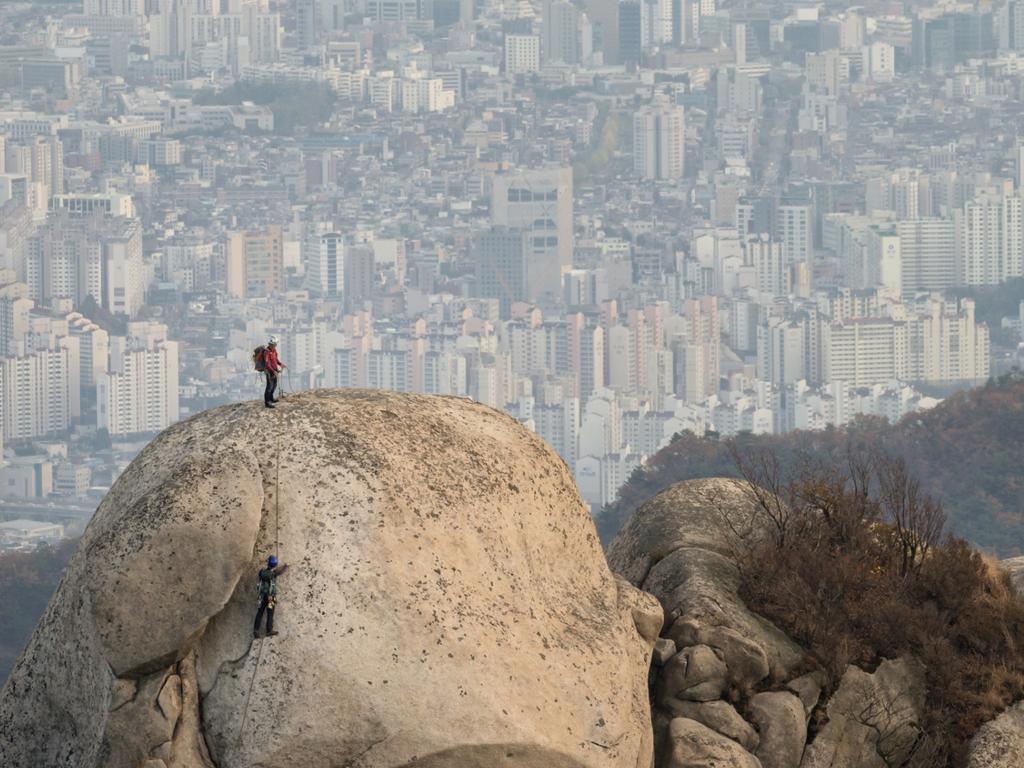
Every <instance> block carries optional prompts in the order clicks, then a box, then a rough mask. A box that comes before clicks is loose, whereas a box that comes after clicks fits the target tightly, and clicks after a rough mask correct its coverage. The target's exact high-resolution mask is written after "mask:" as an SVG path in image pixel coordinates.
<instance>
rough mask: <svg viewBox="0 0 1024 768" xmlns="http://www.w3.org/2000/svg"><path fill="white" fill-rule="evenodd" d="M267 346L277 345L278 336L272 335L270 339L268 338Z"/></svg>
mask: <svg viewBox="0 0 1024 768" xmlns="http://www.w3.org/2000/svg"><path fill="white" fill-rule="evenodd" d="M267 346H268V347H274V346H277V336H271V337H270V338H269V339H267Z"/></svg>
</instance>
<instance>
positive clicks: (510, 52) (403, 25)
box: [0, 0, 1024, 512]
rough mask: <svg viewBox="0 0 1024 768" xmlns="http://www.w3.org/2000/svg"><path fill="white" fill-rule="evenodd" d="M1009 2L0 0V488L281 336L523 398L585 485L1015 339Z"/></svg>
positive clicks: (381, 379)
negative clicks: (688, 445)
mask: <svg viewBox="0 0 1024 768" xmlns="http://www.w3.org/2000/svg"><path fill="white" fill-rule="evenodd" d="M1018 5H1019V3H1018V2H1017V1H1016V0H1009V2H1005V3H1001V4H998V3H997V4H996V5H995V6H994V7H993V8H991V9H989V8H987V7H975V6H970V7H968V6H961V5H955V4H949V5H938V6H924V5H917V4H913V3H902V4H899V7H898V8H897V7H896V6H893V5H891V4H890V5H886V4H868V5H865V6H859V7H857V8H837V7H834V6H832V5H829V4H825V3H821V4H810V5H809V4H806V3H792V4H783V5H780V6H777V7H775V6H773V7H771V8H768V7H762V6H758V5H756V4H727V3H722V4H716V2H715V0H700V1H699V2H697V1H696V0H684V1H683V2H679V3H673V2H667V1H666V2H647V0H639V1H636V0H622V2H611V1H610V0H592V1H590V2H586V3H573V2H569V1H568V0H540V1H538V2H532V1H531V0H519V1H518V2H494V1H492V0H476V1H475V2H474V1H473V0H433V2H429V3H428V2H426V1H425V0H416V1H414V0H299V1H298V2H276V1H274V0H84V2H83V1H81V0H79V1H78V2H55V3H47V4H41V3H39V4H35V3H31V2H23V3H13V4H5V5H4V6H3V7H2V8H0V35H2V36H0V497H5V498H9V499H17V500H19V502H21V503H27V502H28V501H30V500H31V501H32V502H33V503H35V502H37V501H38V502H42V503H48V502H52V501H54V500H56V501H59V502H60V503H62V504H63V503H66V504H68V505H70V506H75V505H78V504H81V503H84V500H86V499H88V498H90V497H93V498H94V497H98V496H101V495H102V493H103V492H104V490H105V489H106V488H108V487H109V485H110V483H111V482H113V480H114V479H115V478H116V477H117V475H118V474H119V472H120V471H121V470H122V469H123V468H124V466H126V464H127V462H128V461H129V460H130V459H131V457H132V456H134V455H135V453H136V452H137V451H138V450H139V448H140V447H141V446H142V445H143V444H145V442H146V441H147V440H148V439H150V437H151V436H152V435H154V434H156V433H157V432H159V431H161V430H163V429H165V428H167V427H168V426H170V425H172V424H174V423H175V422H177V421H178V420H180V419H182V418H185V417H187V416H190V415H192V414H195V413H197V412H199V411H201V410H203V409H206V408H208V407H211V406H213V405H217V404H221V403H228V402H235V401H238V400H242V399H252V398H257V397H258V396H259V394H260V392H261V389H262V387H261V385H260V384H259V383H258V381H257V378H258V375H257V374H256V373H255V371H254V370H253V363H252V351H253V349H254V347H256V346H257V345H260V344H263V343H265V342H266V340H267V338H268V337H269V336H270V335H275V336H277V337H279V339H280V350H281V357H282V359H283V360H284V361H285V362H286V363H287V364H288V366H289V368H288V370H287V377H286V379H285V381H284V384H285V389H286V390H287V391H297V390H300V389H309V388H319V387H374V388H384V389H394V390H398V391H410V392H421V393H428V394H444V395H457V396H462V397H469V398H472V399H474V400H477V401H479V402H482V403H484V404H486V405H489V406H491V407H494V408H497V409H501V410H504V411H506V412H508V413H509V414H511V415H512V416H513V417H515V418H516V419H518V420H519V421H521V422H522V423H523V424H525V425H527V426H528V427H529V428H531V429H533V430H534V431H536V432H537V433H538V434H539V435H540V436H541V437H543V438H544V439H545V440H546V441H548V442H549V443H550V444H551V445H552V446H553V447H554V448H555V449H556V450H557V451H558V453H559V454H560V455H561V456H562V457H563V459H564V460H565V461H566V463H567V465H568V466H569V468H570V469H571V470H572V471H573V473H574V476H575V477H576V480H577V483H578V484H579V487H580V490H581V493H582V495H583V497H584V499H585V500H586V502H587V503H588V504H589V505H590V507H591V509H592V511H594V512H596V511H597V510H599V509H600V508H601V507H603V506H604V505H607V504H608V503H610V502H612V501H614V499H615V497H616V494H617V492H618V489H619V487H620V486H621V485H622V484H623V483H624V482H625V481H626V479H627V478H628V477H629V476H630V475H631V474H632V473H633V472H634V471H635V470H636V469H637V468H639V467H642V466H643V465H644V462H645V461H646V459H647V458H648V457H649V456H651V455H653V454H655V453H656V452H657V451H658V450H659V449H660V448H662V447H664V446H665V445H666V444H668V442H669V441H670V440H671V439H672V437H673V435H676V434H678V433H680V432H684V431H688V432H692V433H694V434H697V435H703V434H708V433H711V434H718V435H722V436H734V435H737V434H739V433H741V432H752V433H755V434H781V433H784V432H787V431H791V430H794V429H822V428H825V427H828V426H842V425H845V424H847V423H849V422H850V421H851V420H852V419H854V418H856V417H857V416H859V415H876V416H883V417H885V418H887V419H890V420H893V421H894V420H897V419H899V418H902V417H903V416H905V415H906V414H908V413H912V412H914V411H915V410H919V409H923V408H929V407H932V406H934V405H935V404H936V403H938V402H939V401H940V400H941V398H942V397H943V396H945V395H946V394H948V393H950V392H952V391H955V390H957V389H962V388H967V387H971V386H975V385H977V384H980V383H983V382H984V381H986V380H987V379H989V378H990V377H991V376H993V375H996V374H999V373H1002V372H1005V371H1007V370H1009V369H1010V368H1012V367H1014V366H1017V367H1019V366H1020V365H1021V364H1022V363H1024V351H1022V349H1024V347H1021V346H1019V344H1020V343H1021V342H1022V341H1024V336H1022V330H1024V291H1022V292H1021V293H1022V295H1021V296H1020V297H1019V299H1020V300H1019V306H1015V307H1014V310H1013V311H1011V312H1007V313H1005V314H1004V316H1002V317H993V316H992V314H991V313H990V312H989V308H988V307H987V306H986V305H985V301H986V300H985V299H984V298H983V296H984V294H983V293H982V294H977V292H978V291H985V290H994V289H996V288H998V287H999V286H1005V285H1016V284H1017V283H1015V282H1013V281H1019V280H1021V279H1022V278H1024V216H1022V207H1024V203H1022V200H1024V137H1022V136H1020V135H1019V134H1018V128H1017V126H1018V125H1019V124H1020V119H1021V114H1022V110H1021V98H1022V95H1024V33H1022V31H1021V30H1022V29H1024V12H1022V11H1020V10H1019V9H1018ZM979 296H981V297H982V298H979ZM982 318H986V321H983V319H982Z"/></svg>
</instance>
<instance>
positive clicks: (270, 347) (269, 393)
mask: <svg viewBox="0 0 1024 768" xmlns="http://www.w3.org/2000/svg"><path fill="white" fill-rule="evenodd" d="M262 362H263V374H264V375H265V376H266V377H267V388H266V390H264V392H263V404H264V405H265V406H267V408H273V407H274V403H276V402H277V400H278V398H276V397H274V393H275V392H276V391H277V374H279V373H280V372H281V371H282V370H284V369H285V368H287V367H288V366H287V365H285V364H284V363H282V362H281V361H280V360H279V359H278V357H277V336H271V337H270V338H269V339H267V347H266V349H265V350H264V351H263V360H262Z"/></svg>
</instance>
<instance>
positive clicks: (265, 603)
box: [252, 595, 274, 635]
mask: <svg viewBox="0 0 1024 768" xmlns="http://www.w3.org/2000/svg"><path fill="white" fill-rule="evenodd" d="M264 611H266V612H267V634H268V635H269V634H270V633H271V632H273V631H274V609H273V607H272V605H271V603H270V595H261V596H260V609H259V610H258V611H256V622H255V623H254V624H253V625H252V632H253V634H256V633H257V632H259V631H260V623H261V622H262V621H263V612H264Z"/></svg>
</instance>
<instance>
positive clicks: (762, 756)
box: [608, 479, 924, 768]
mask: <svg viewBox="0 0 1024 768" xmlns="http://www.w3.org/2000/svg"><path fill="white" fill-rule="evenodd" d="M760 535H763V531H761V530H759V526H758V516H757V515H756V514H755V511H754V507H753V500H752V498H751V496H750V494H749V493H748V491H747V489H746V487H745V486H743V484H742V483H740V482H738V481H734V480H725V479H709V480H695V481H688V482H683V483H679V484H677V485H675V486H673V487H671V488H669V489H668V490H666V491H664V492H662V493H661V494H659V495H658V496H656V497H654V498H653V499H651V500H650V501H648V502H647V503H646V504H644V505H643V506H641V507H640V508H639V509H638V510H637V512H636V513H634V515H633V517H632V518H631V519H630V520H629V522H628V523H627V524H626V526H625V527H624V528H623V530H622V532H621V533H620V534H619V536H618V537H617V538H616V539H615V540H614V541H613V542H612V544H611V546H610V548H609V551H608V559H609V563H610V564H611V566H612V570H614V571H615V572H617V573H619V574H621V575H622V576H623V577H625V578H627V579H629V580H630V582H631V583H633V584H634V585H636V586H637V587H640V588H641V589H644V590H646V591H648V592H650V593H651V594H653V595H654V596H655V597H657V598H658V600H659V601H660V602H661V604H662V607H663V608H664V611H665V615H666V619H667V620H666V626H665V628H664V630H663V631H662V635H663V638H665V639H668V640H669V641H670V643H661V642H660V641H659V647H661V648H664V649H666V650H667V649H672V650H673V651H674V652H675V653H674V655H672V656H671V657H669V658H667V660H663V661H662V662H661V665H660V666H658V665H656V666H655V668H654V673H653V675H652V678H653V684H652V690H653V693H654V696H653V702H654V722H655V743H656V745H657V747H658V750H657V751H658V757H659V761H660V762H659V765H660V766H665V767H668V768H703V766H712V765H713V766H718V765H722V766H726V765H728V766H748V765H749V766H761V768H826V767H827V768H871V766H877V767H878V768H886V767H887V766H888V767H891V766H897V765H902V764H903V762H904V761H905V760H906V758H907V756H908V755H909V753H910V750H911V749H912V748H913V746H914V744H915V743H916V742H917V740H918V737H919V736H920V735H921V730H920V723H921V722H922V719H923V708H924V675H923V669H922V668H921V665H920V664H918V663H917V662H915V661H914V660H912V659H909V658H908V659H899V660H895V661H885V662H883V663H882V664H881V665H880V666H879V668H878V669H877V670H876V671H875V672H874V673H872V674H869V673H867V672H864V671H862V670H860V669H857V668H856V667H850V668H849V669H848V671H847V672H846V674H845V675H844V677H843V679H842V680H841V682H840V684H839V686H838V688H837V690H836V691H835V692H834V693H833V694H832V695H831V696H830V697H823V695H822V692H823V685H824V682H825V680H824V675H823V674H822V673H821V672H820V670H814V669H813V664H809V663H808V662H809V660H807V659H805V657H804V654H803V652H802V650H801V649H800V648H799V647H798V646H797V645H796V644H795V643H793V642H792V641H791V640H790V639H789V638H787V637H786V635H785V634H783V633H782V632H781V631H780V630H779V629H778V628H777V627H775V626H774V625H772V624H771V623H770V622H768V621H766V620H765V619H764V618H762V617H760V616H757V615H756V614H754V613H752V612H751V611H750V610H748V608H747V607H746V606H745V605H744V604H743V601H742V600H741V599H740V597H739V595H738V594H737V592H738V589H739V585H740V570H739V567H738V565H739V562H738V557H739V556H740V554H741V553H742V551H743V550H742V548H741V547H737V546H736V545H737V544H738V543H739V542H738V541H737V538H738V537H739V538H740V539H746V540H748V541H749V540H750V539H751V538H756V537H757V536H760ZM808 668H810V671H808ZM801 673H802V674H801ZM715 691H719V692H720V693H719V695H718V696H714V695H712V694H714V692H715ZM695 694H698V695H695ZM816 710H819V711H820V714H821V718H820V722H822V723H823V726H822V727H821V729H820V730H818V732H817V733H816V734H814V735H812V736H809V733H808V722H809V721H810V719H811V717H812V714H813V713H815V711H816ZM809 738H810V742H809V743H808V739H809Z"/></svg>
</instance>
